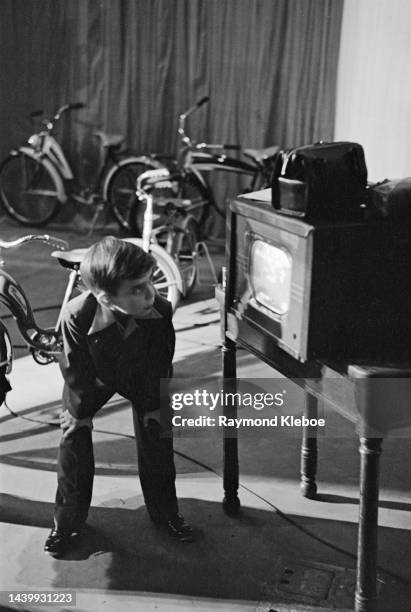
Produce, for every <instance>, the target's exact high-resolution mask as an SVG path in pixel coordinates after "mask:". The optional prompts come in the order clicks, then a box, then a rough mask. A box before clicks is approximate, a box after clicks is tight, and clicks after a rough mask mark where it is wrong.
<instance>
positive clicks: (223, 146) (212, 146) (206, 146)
mask: <svg viewBox="0 0 411 612" xmlns="http://www.w3.org/2000/svg"><path fill="white" fill-rule="evenodd" d="M194 146H195V148H196V149H232V150H235V151H241V145H239V144H212V143H210V144H209V143H208V142H199V143H197V144H196V145H194Z"/></svg>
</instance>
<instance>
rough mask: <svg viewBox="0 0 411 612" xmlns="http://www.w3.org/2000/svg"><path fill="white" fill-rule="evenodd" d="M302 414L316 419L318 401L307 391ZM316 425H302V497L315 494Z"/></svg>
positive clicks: (311, 497) (310, 497) (312, 496)
mask: <svg viewBox="0 0 411 612" xmlns="http://www.w3.org/2000/svg"><path fill="white" fill-rule="evenodd" d="M304 415H305V416H306V417H307V418H308V419H317V417H318V401H317V398H316V397H314V396H313V395H310V394H309V393H306V394H305V406H304ZM316 475H317V427H312V426H309V427H303V437H302V441H301V482H300V488H301V492H302V494H303V496H304V497H308V498H309V499H314V498H315V496H316V494H317V483H316V481H315V477H316Z"/></svg>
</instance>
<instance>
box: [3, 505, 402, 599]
mask: <svg viewBox="0 0 411 612" xmlns="http://www.w3.org/2000/svg"><path fill="white" fill-rule="evenodd" d="M137 501H138V500H137ZM0 502H1V511H0V520H1V521H2V522H4V523H13V524H18V525H26V526H27V525H28V526H30V525H31V526H36V527H43V528H45V529H44V530H35V531H34V532H33V535H31V534H30V539H28V540H27V539H26V540H25V546H24V549H22V550H21V552H20V553H19V557H18V562H19V563H20V565H21V568H23V569H22V571H24V582H25V584H27V585H31V584H32V585H33V586H35V585H37V586H38V584H39V583H40V582H39V580H41V581H44V580H48V581H50V580H51V581H52V584H53V588H64V589H73V590H76V589H107V590H112V591H124V592H126V591H132V592H142V591H145V592H152V593H158V594H162V593H163V594H173V595H176V596H179V595H184V596H192V597H213V598H221V599H245V600H254V601H262V600H269V599H270V597H271V596H272V594H273V592H274V590H275V588H276V587H275V583H276V580H277V579H278V573H279V572H280V571H281V568H283V567H284V563H285V562H287V563H289V562H291V563H299V562H301V561H303V560H308V561H312V562H320V563H332V564H333V565H335V566H340V567H345V568H350V569H354V568H355V558H354V557H355V551H356V544H357V525H356V524H352V523H346V522H341V521H336V520H326V519H320V518H308V517H303V516H293V517H292V518H293V521H290V520H284V517H282V516H281V514H279V513H275V512H271V511H266V510H262V509H257V508H250V507H244V508H243V509H242V512H241V513H240V515H239V516H237V517H235V518H233V517H228V516H226V515H225V514H224V512H223V511H222V507H221V504H220V503H219V502H214V501H205V500H198V499H191V498H183V499H181V500H180V510H181V512H182V514H183V515H184V516H185V518H186V519H187V521H188V522H190V523H191V524H192V525H193V526H194V527H195V528H196V535H197V539H196V541H195V542H193V543H181V542H176V541H173V540H172V539H171V538H170V537H169V536H168V535H167V533H166V532H165V531H163V529H161V528H158V527H157V526H156V525H154V524H153V523H152V522H151V521H150V519H149V517H148V514H147V512H146V509H145V507H144V506H140V507H137V508H136V505H137V506H138V503H137V504H136V498H135V497H133V498H131V499H128V500H125V507H123V508H122V507H92V508H91V511H90V515H89V519H88V521H87V526H86V528H85V530H84V533H83V534H82V536H81V537H79V538H78V540H77V541H76V542H75V541H74V540H73V547H72V549H71V550H70V551H69V552H68V554H67V555H66V556H65V558H64V559H58V560H57V559H55V560H54V559H50V558H49V557H48V558H47V557H45V555H44V553H43V551H42V547H43V544H44V538H45V537H46V535H47V533H48V529H49V528H50V524H51V517H52V511H53V504H51V503H45V502H37V501H32V500H28V499H22V498H18V497H15V496H12V495H0ZM112 502H115V500H112ZM108 503H110V502H108ZM127 506H128V507H127ZM294 521H295V522H296V523H297V524H300V525H301V526H302V527H303V529H299V528H297V525H296V524H294ZM305 530H307V531H305ZM308 532H311V534H312V535H309V533H308ZM405 533H406V532H404V531H402V530H394V529H382V528H380V530H379V535H380V543H381V546H382V549H383V550H384V549H385V548H386V546H385V545H384V543H385V542H387V543H388V542H390V547H389V548H390V550H391V551H395V549H397V550H398V549H399V550H402V551H404V554H405V555H407V554H408V553H409V552H410V551H411V537H408V538H407V537H405ZM341 534H343V535H344V538H343V540H344V549H345V550H346V551H347V554H345V553H343V552H341V551H339V550H338V548H337V549H335V548H334V547H333V544H334V546H335V545H336V544H338V542H339V541H340V540H341ZM326 542H328V544H327V543H326ZM74 544H75V545H74ZM387 551H388V549H387ZM45 559H47V562H44V561H45ZM287 560H288V561H287ZM380 561H381V563H382V564H383V565H384V566H386V567H392V568H393V569H394V567H395V566H396V565H397V563H396V562H395V558H394V557H393V556H392V554H391V552H390V553H389V554H388V558H381V560H380ZM395 569H396V571H398V568H397V567H395ZM400 573H403V574H404V576H403V578H404V579H409V578H410V576H408V575H407V574H408V571H404V572H400Z"/></svg>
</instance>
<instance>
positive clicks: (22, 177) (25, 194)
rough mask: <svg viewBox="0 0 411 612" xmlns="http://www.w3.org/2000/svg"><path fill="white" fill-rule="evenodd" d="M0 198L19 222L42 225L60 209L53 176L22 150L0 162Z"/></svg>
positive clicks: (8, 211) (44, 166)
mask: <svg viewBox="0 0 411 612" xmlns="http://www.w3.org/2000/svg"><path fill="white" fill-rule="evenodd" d="M0 197H1V201H2V202H3V206H4V208H5V209H6V211H7V213H8V214H9V215H10V216H11V217H13V218H14V219H16V221H19V223H22V224H23V225H34V226H41V225H45V224H46V223H47V222H48V221H50V219H52V218H53V217H54V216H55V214H56V213H57V212H58V210H59V208H60V201H59V199H58V186H57V184H56V181H55V179H54V177H53V175H52V174H51V173H50V171H49V170H48V168H47V167H46V165H45V164H44V163H42V162H41V161H40V160H36V159H33V158H31V157H29V156H28V155H25V154H24V153H19V154H18V155H13V156H10V157H8V158H7V159H5V160H4V162H3V163H2V164H1V166H0Z"/></svg>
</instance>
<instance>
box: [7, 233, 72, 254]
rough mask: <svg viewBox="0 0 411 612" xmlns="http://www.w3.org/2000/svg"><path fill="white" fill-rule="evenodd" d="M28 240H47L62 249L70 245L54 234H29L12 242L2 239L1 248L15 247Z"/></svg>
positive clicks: (46, 241)
mask: <svg viewBox="0 0 411 612" xmlns="http://www.w3.org/2000/svg"><path fill="white" fill-rule="evenodd" d="M28 242H45V243H47V244H50V245H51V246H53V247H55V248H57V249H59V250H60V251H64V250H65V249H67V248H68V246H69V245H68V242H66V240H61V239H60V238H55V237H54V236H49V235H48V234H29V235H28V236H22V237H21V238H17V240H11V241H10V242H6V241H4V240H0V249H15V248H17V247H19V246H21V245H22V244H26V243H28Z"/></svg>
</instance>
